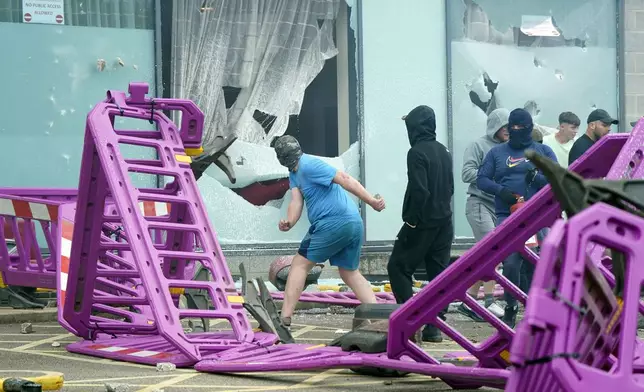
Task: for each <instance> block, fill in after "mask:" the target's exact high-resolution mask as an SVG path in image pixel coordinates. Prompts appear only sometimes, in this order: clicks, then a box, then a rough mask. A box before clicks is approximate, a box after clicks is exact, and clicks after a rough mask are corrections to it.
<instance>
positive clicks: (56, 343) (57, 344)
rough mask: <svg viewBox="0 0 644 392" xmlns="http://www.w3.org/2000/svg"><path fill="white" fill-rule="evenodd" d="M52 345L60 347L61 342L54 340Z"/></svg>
mask: <svg viewBox="0 0 644 392" xmlns="http://www.w3.org/2000/svg"><path fill="white" fill-rule="evenodd" d="M51 346H52V347H60V343H58V342H53V343H52V344H51Z"/></svg>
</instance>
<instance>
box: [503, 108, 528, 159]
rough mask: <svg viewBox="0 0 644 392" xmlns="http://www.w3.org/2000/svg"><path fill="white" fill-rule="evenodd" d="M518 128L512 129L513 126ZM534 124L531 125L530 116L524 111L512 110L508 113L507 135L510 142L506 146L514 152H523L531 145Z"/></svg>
mask: <svg viewBox="0 0 644 392" xmlns="http://www.w3.org/2000/svg"><path fill="white" fill-rule="evenodd" d="M517 125H518V126H520V127H521V128H520V129H514V128H513V127H515V126H517ZM533 128H534V124H533V123H532V116H531V115H530V113H528V112H527V111H526V110H524V109H514V110H513V111H512V112H511V113H510V118H509V119H508V134H509V135H510V140H508V144H509V145H510V147H512V148H514V149H516V150H524V149H526V148H528V147H530V145H531V144H532V143H533V140H532V129H533Z"/></svg>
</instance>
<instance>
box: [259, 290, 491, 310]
mask: <svg viewBox="0 0 644 392" xmlns="http://www.w3.org/2000/svg"><path fill="white" fill-rule="evenodd" d="M375 294H376V299H377V300H378V303H380V304H393V303H396V299H395V298H394V295H393V294H392V293H387V292H379V293H375ZM502 295H503V288H502V287H501V286H499V285H496V288H495V290H494V296H495V297H501V296H502ZM271 297H272V298H273V299H276V300H280V301H282V300H284V292H283V291H276V292H272V293H271ZM484 297H485V293H484V292H483V288H481V289H480V290H479V295H478V299H483V298H484ZM300 302H314V303H320V304H329V305H340V306H346V307H351V306H358V305H360V301H358V298H356V295H355V294H354V293H340V292H329V293H326V292H319V293H315V292H306V291H305V292H303V293H302V296H301V297H300Z"/></svg>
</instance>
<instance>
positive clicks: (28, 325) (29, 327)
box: [20, 323, 34, 334]
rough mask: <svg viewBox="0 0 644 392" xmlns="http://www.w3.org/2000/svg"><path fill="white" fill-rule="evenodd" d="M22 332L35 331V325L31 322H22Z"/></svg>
mask: <svg viewBox="0 0 644 392" xmlns="http://www.w3.org/2000/svg"><path fill="white" fill-rule="evenodd" d="M20 333H22V334H27V333H34V327H33V325H31V323H22V324H21V325H20Z"/></svg>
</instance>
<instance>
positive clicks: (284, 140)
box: [274, 135, 302, 171]
mask: <svg viewBox="0 0 644 392" xmlns="http://www.w3.org/2000/svg"><path fill="white" fill-rule="evenodd" d="M274 148H275V154H276V155H277V160H278V161H279V162H280V164H281V165H282V166H285V167H286V168H287V169H288V170H289V171H293V170H295V166H297V163H298V162H299V161H300V157H301V156H302V147H300V143H299V142H298V141H297V139H296V138H294V137H293V136H289V135H285V136H281V137H280V138H278V139H277V140H276V141H275V144H274Z"/></svg>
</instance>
